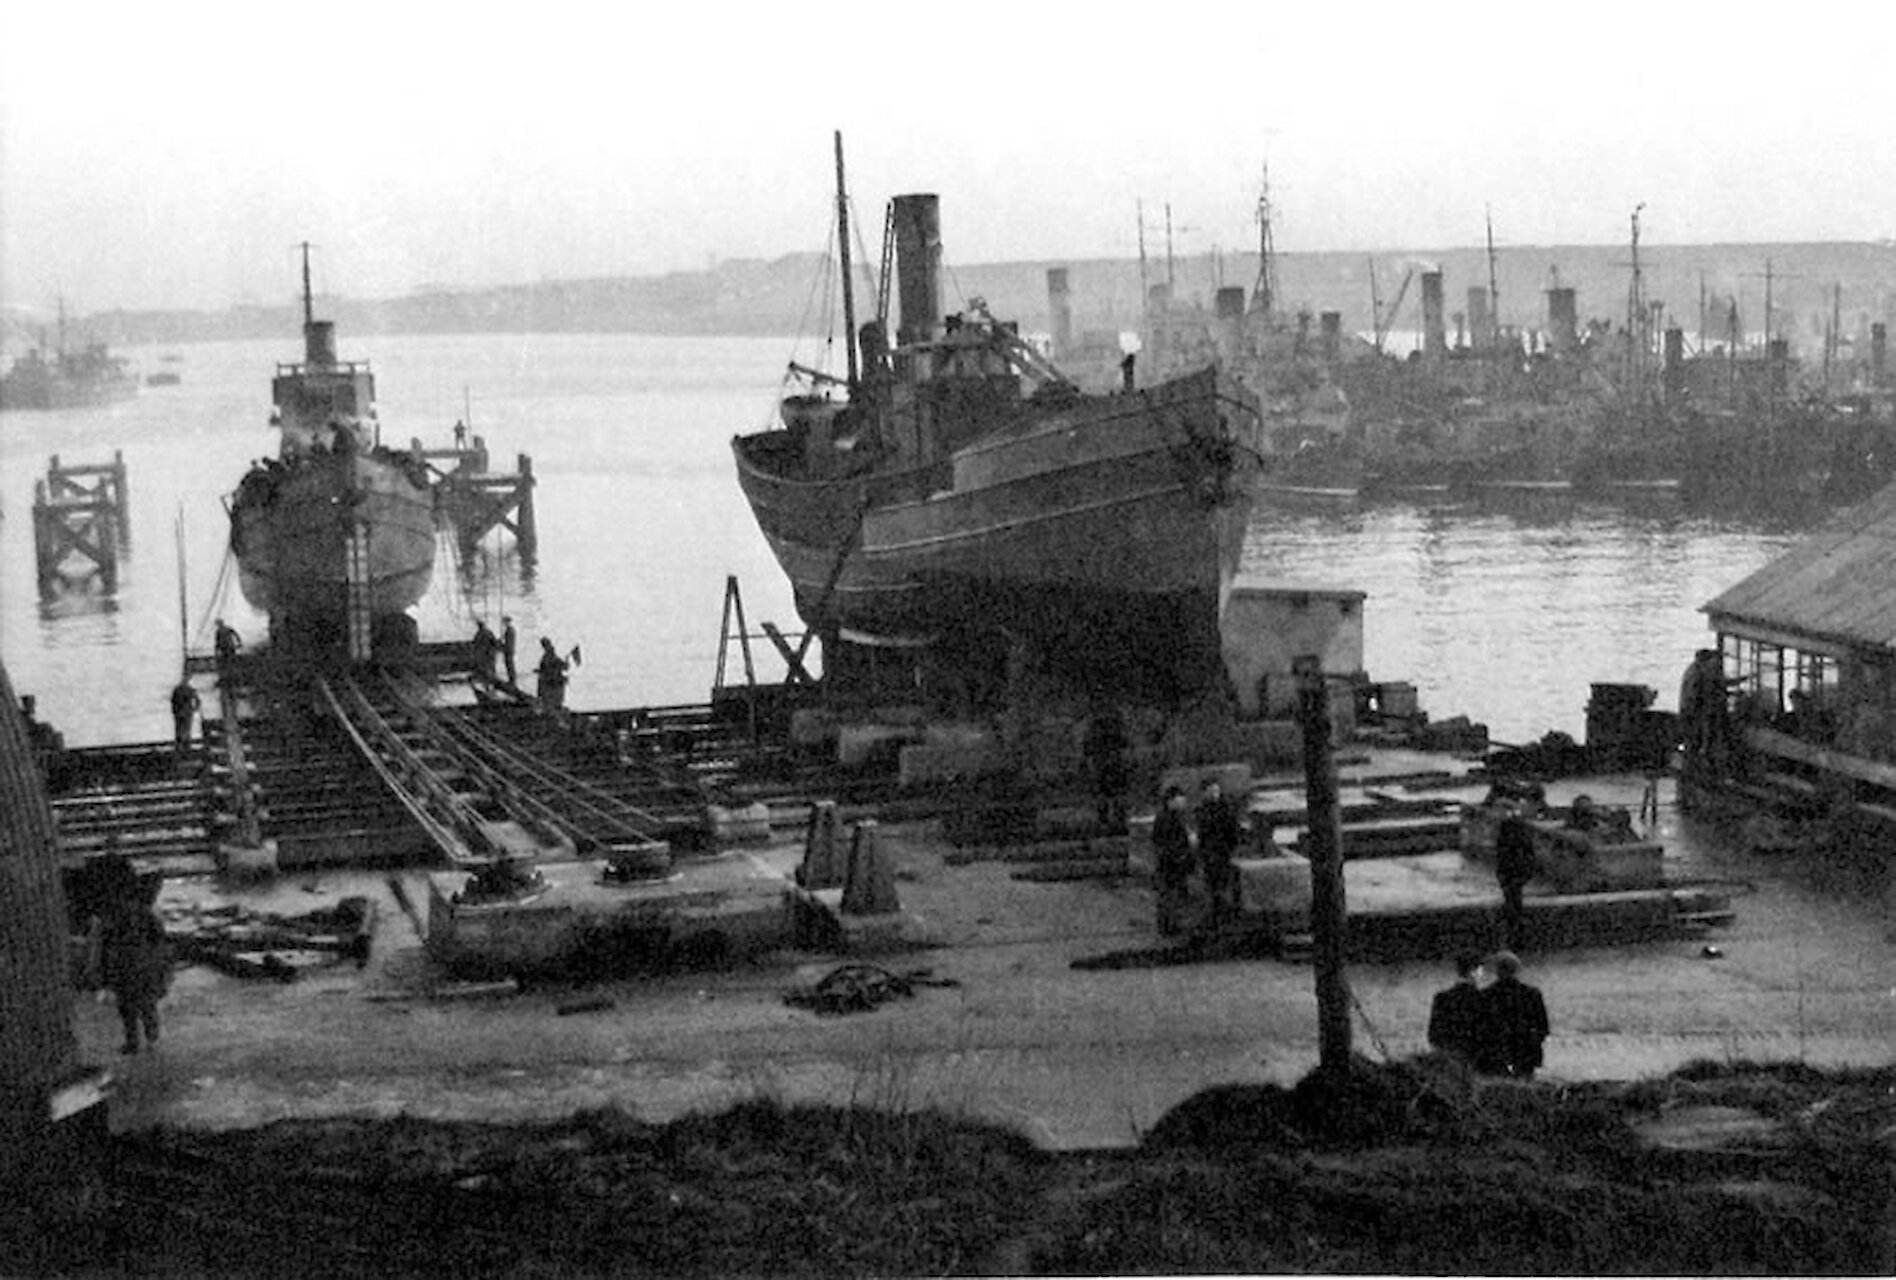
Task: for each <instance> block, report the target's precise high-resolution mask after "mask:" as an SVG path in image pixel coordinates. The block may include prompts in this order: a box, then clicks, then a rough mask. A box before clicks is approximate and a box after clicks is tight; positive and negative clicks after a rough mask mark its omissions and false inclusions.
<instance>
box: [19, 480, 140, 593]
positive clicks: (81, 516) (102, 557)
mask: <svg viewBox="0 0 1896 1280" xmlns="http://www.w3.org/2000/svg"><path fill="white" fill-rule="evenodd" d="M130 524H131V522H130V520H129V518H128V512H127V506H126V481H125V455H124V453H123V452H122V451H119V452H115V453H114V454H113V458H112V461H111V462H109V463H102V464H93V465H84V466H65V465H63V464H62V463H61V462H60V460H59V455H58V454H54V455H52V458H51V460H50V462H49V464H48V466H47V470H46V478H45V479H44V480H40V481H36V482H35V484H34V486H33V553H34V562H35V566H36V574H35V576H36V578H37V580H38V583H39V593H40V598H41V599H43V600H44V599H50V598H52V597H53V596H55V595H57V594H58V593H59V592H60V591H61V590H63V589H66V588H69V587H73V586H78V585H81V584H83V583H85V582H87V581H88V580H90V579H92V578H95V577H96V578H97V579H98V580H99V583H100V585H101V586H102V587H103V588H104V589H105V590H106V591H108V592H112V591H117V590H118V567H119V556H120V553H121V552H122V551H126V550H129V548H130V546H131V535H130V533H129V532H128V531H129V529H130ZM74 559H77V560H78V561H79V563H80V567H79V568H77V569H68V567H67V566H68V563H69V562H70V561H72V560H74Z"/></svg>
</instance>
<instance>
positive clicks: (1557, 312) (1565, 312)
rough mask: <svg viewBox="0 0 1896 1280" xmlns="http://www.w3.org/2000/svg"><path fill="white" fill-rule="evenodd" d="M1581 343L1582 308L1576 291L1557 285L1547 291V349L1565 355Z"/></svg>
mask: <svg viewBox="0 0 1896 1280" xmlns="http://www.w3.org/2000/svg"><path fill="white" fill-rule="evenodd" d="M1579 342H1580V306H1579V303H1578V302H1577V301H1576V300H1575V297H1574V291H1573V290H1572V289H1571V288H1568V287H1567V286H1566V285H1557V286H1555V287H1554V288H1552V289H1549V290H1548V291H1547V347H1548V349H1549V350H1550V351H1552V352H1553V353H1554V354H1555V355H1565V354H1566V353H1568V352H1570V351H1572V350H1573V349H1574V347H1576V346H1578V345H1579Z"/></svg>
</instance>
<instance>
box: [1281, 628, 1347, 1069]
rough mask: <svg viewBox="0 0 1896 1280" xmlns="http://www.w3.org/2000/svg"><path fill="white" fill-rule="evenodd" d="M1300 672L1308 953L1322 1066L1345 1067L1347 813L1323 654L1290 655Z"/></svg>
mask: <svg viewBox="0 0 1896 1280" xmlns="http://www.w3.org/2000/svg"><path fill="white" fill-rule="evenodd" d="M1291 670H1292V671H1293V672H1294V673H1295V675H1296V678H1297V719H1298V721H1299V722H1300V724H1301V725H1302V727H1303V755H1304V803H1305V808H1306V810H1307V814H1308V826H1307V827H1306V835H1305V842H1304V849H1305V853H1306V856H1307V857H1308V858H1309V859H1310V932H1311V938H1312V948H1311V959H1312V961H1313V962H1314V964H1315V966H1316V977H1317V1045H1318V1050H1317V1052H1318V1062H1319V1066H1320V1067H1321V1068H1322V1069H1323V1070H1325V1071H1337V1072H1342V1071H1347V1070H1348V1069H1349V1063H1350V982H1349V974H1348V973H1347V972H1346V971H1345V968H1344V956H1345V954H1346V953H1347V944H1348V938H1347V936H1346V930H1347V927H1348V922H1349V908H1348V904H1347V903H1346V902H1345V900H1344V896H1343V837H1342V828H1343V819H1342V813H1341V809H1340V806H1339V804H1338V799H1337V780H1336V757H1335V756H1334V755H1333V754H1332V752H1331V749H1330V692H1329V689H1328V688H1327V687H1326V686H1325V684H1324V679H1323V660H1322V658H1320V657H1318V656H1317V655H1315V654H1304V655H1302V656H1299V657H1297V658H1295V659H1293V660H1292V662H1291Z"/></svg>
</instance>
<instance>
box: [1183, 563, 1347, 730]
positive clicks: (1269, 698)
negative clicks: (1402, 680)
mask: <svg viewBox="0 0 1896 1280" xmlns="http://www.w3.org/2000/svg"><path fill="white" fill-rule="evenodd" d="M1365 599H1367V593H1365V592H1363V591H1360V590H1358V589H1356V588H1354V587H1336V586H1326V585H1322V584H1319V583H1313V582H1295V581H1289V580H1286V579H1281V578H1261V577H1260V578H1252V577H1240V578H1239V579H1238V580H1237V581H1236V582H1235V583H1234V584H1232V587H1231V595H1230V597H1229V599H1227V600H1226V602H1225V606H1224V612H1223V615H1222V617H1221V619H1220V623H1219V630H1220V633H1221V635H1222V637H1223V646H1224V663H1225V671H1226V673H1227V674H1229V675H1230V677H1231V684H1232V687H1233V688H1234V689H1235V690H1236V691H1237V696H1238V708H1239V714H1240V715H1241V716H1243V717H1245V718H1247V719H1266V720H1279V719H1290V718H1292V717H1294V716H1295V715H1296V714H1297V677H1296V676H1295V675H1294V674H1293V673H1292V671H1291V663H1292V661H1293V660H1294V659H1295V658H1297V657H1298V656H1299V655H1302V654H1316V655H1317V656H1318V657H1319V658H1320V659H1321V660H1322V663H1323V670H1324V673H1325V674H1326V675H1328V676H1332V677H1347V678H1350V679H1353V680H1357V681H1360V680H1362V679H1363V678H1364V675H1363V601H1364V600H1365ZM1350 705H1352V700H1351V699H1349V698H1341V699H1340V700H1339V701H1338V702H1337V707H1338V709H1341V710H1344V711H1345V712H1347V710H1348V707H1349V706H1350Z"/></svg>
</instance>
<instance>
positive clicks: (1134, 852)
mask: <svg viewBox="0 0 1896 1280" xmlns="http://www.w3.org/2000/svg"><path fill="white" fill-rule="evenodd" d="M1152 823H1153V819H1152V818H1150V817H1145V816H1140V817H1136V818H1133V819H1131V820H1129V821H1128V822H1127V823H1126V874H1127V875H1129V876H1136V877H1139V878H1141V879H1147V880H1149V879H1151V878H1152V876H1153V875H1155V874H1156V873H1157V872H1158V868H1159V860H1158V855H1157V854H1155V853H1154V852H1153V851H1152Z"/></svg>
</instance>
